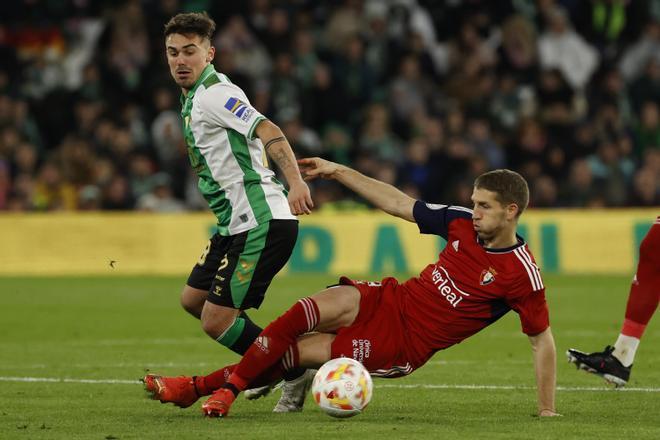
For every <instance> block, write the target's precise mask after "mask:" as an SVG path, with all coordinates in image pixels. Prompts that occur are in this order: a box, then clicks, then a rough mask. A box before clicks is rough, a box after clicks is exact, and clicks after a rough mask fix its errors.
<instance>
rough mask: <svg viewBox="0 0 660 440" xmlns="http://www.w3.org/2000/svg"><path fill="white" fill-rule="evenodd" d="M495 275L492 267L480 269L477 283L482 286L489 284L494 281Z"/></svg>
mask: <svg viewBox="0 0 660 440" xmlns="http://www.w3.org/2000/svg"><path fill="white" fill-rule="evenodd" d="M495 275H497V272H496V271H495V269H493V268H492V267H489V268H488V269H484V270H482V271H481V277H480V280H479V284H481V285H482V286H487V285H489V284H490V283H492V282H493V281H495Z"/></svg>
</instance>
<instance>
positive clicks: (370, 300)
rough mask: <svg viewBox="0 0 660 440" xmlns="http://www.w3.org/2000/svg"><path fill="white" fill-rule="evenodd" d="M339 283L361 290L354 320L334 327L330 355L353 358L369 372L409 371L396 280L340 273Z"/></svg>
mask: <svg viewBox="0 0 660 440" xmlns="http://www.w3.org/2000/svg"><path fill="white" fill-rule="evenodd" d="M339 284H342V285H348V286H354V287H356V288H357V289H358V290H359V291H360V295H361V298H360V311H359V313H358V315H357V317H356V318H355V321H354V322H353V324H351V325H350V326H348V327H342V328H340V329H338V330H337V337H336V338H335V340H334V341H333V342H332V349H331V354H332V357H333V358H337V357H349V358H353V359H355V360H356V361H359V362H361V363H362V364H363V365H364V366H365V367H366V369H367V370H369V372H370V373H371V375H372V376H382V377H399V376H405V375H406V374H410V373H411V372H412V371H413V369H414V368H413V366H412V365H411V364H410V362H408V361H407V360H406V357H405V355H404V343H405V329H404V326H403V320H402V318H401V313H400V309H399V306H398V301H397V293H398V290H399V283H398V282H397V280H396V279H394V278H385V279H384V280H383V281H382V283H381V282H365V281H353V280H350V279H348V278H346V277H341V279H340V280H339Z"/></svg>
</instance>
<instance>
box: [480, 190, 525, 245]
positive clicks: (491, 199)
mask: <svg viewBox="0 0 660 440" xmlns="http://www.w3.org/2000/svg"><path fill="white" fill-rule="evenodd" d="M472 202H473V203H474V208H473V213H472V225H473V226H474V230H475V231H476V233H477V235H478V236H479V238H480V239H482V240H484V241H486V242H489V241H493V240H494V239H495V238H496V237H498V236H499V235H500V234H501V233H502V232H503V231H505V230H507V228H508V227H509V226H510V225H511V222H512V221H513V222H514V224H515V214H516V212H517V207H516V205H508V206H503V205H502V204H501V203H500V202H499V201H497V193H495V192H493V191H488V190H487V189H483V188H474V190H473V191H472Z"/></svg>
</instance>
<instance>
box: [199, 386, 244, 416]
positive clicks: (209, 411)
mask: <svg viewBox="0 0 660 440" xmlns="http://www.w3.org/2000/svg"><path fill="white" fill-rule="evenodd" d="M234 400H236V396H234V393H232V392H231V390H228V389H227V388H219V389H217V390H216V391H215V392H214V393H213V394H211V397H209V399H208V400H207V401H206V402H204V403H203V404H202V412H203V413H204V415H205V416H208V417H227V415H228V414H229V408H230V407H231V404H232V403H234Z"/></svg>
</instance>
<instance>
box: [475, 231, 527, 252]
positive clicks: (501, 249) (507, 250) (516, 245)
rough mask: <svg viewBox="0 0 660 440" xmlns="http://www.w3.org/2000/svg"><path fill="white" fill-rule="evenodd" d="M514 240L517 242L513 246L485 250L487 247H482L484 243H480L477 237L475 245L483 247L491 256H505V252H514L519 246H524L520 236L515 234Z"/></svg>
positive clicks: (523, 240)
mask: <svg viewBox="0 0 660 440" xmlns="http://www.w3.org/2000/svg"><path fill="white" fill-rule="evenodd" d="M516 240H517V241H518V243H516V244H514V245H513V246H509V247H506V248H487V247H485V246H484V242H483V241H481V240H480V239H479V237H477V243H479V245H480V246H481V247H483V248H484V250H485V251H486V252H488V253H491V254H505V253H507V252H511V251H514V250H516V249H518V248H519V247H521V246H525V239H524V238H522V237H521V236H520V235H518V234H516Z"/></svg>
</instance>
